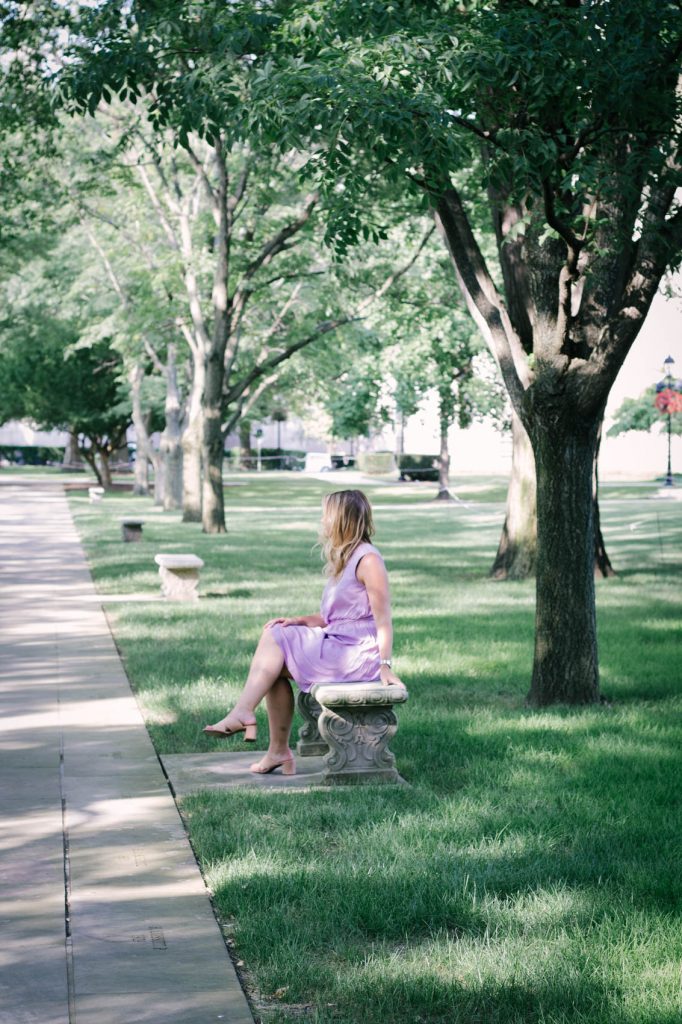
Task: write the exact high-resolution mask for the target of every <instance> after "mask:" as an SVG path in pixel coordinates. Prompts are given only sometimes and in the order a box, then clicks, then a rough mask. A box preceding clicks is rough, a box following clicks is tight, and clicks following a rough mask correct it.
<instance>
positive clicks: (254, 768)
mask: <svg viewBox="0 0 682 1024" xmlns="http://www.w3.org/2000/svg"><path fill="white" fill-rule="evenodd" d="M268 757H270V755H269V754H266V755H265V756H264V757H262V758H261V760H260V761H256V762H255V764H252V765H251V767H250V768H249V771H250V772H253V774H254V775H269V774H270V773H271V772H274V770H275V768H281V769H282V775H295V774H296V760H295V758H294V756H293V754H290V755H289V757H284V758H282V760H281V761H277V760H273V762H272V764H268V765H264V764H263V762H264V761H265V759H266V758H268Z"/></svg>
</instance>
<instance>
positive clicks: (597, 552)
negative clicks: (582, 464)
mask: <svg viewBox="0 0 682 1024" xmlns="http://www.w3.org/2000/svg"><path fill="white" fill-rule="evenodd" d="M603 425H604V421H603V420H602V421H601V423H600V424H599V433H598V434H597V447H596V450H595V453H594V472H593V474H592V498H593V501H594V575H595V576H596V577H597V578H599V579H604V580H605V579H608V578H609V577H610V576H615V575H616V570H615V569H614V568H613V566H612V565H611V559H610V558H609V556H608V553H607V551H606V545H605V543H604V537H603V535H602V532H601V517H600V515H599V449H600V448H601V438H602V428H603Z"/></svg>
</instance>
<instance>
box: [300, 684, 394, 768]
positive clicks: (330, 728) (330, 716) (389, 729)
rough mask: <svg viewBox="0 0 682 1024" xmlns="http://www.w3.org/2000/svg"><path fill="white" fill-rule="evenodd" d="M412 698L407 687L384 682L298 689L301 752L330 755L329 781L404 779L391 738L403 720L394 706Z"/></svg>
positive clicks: (326, 761) (328, 759) (326, 762)
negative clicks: (397, 763) (390, 745)
mask: <svg viewBox="0 0 682 1024" xmlns="http://www.w3.org/2000/svg"><path fill="white" fill-rule="evenodd" d="M407 698H408V694H407V690H406V689H405V688H404V687H402V686H382V685H381V683H377V682H372V683H329V684H325V685H323V686H322V685H321V686H314V687H313V689H312V690H311V692H310V693H302V692H301V693H299V695H298V709H299V711H300V713H301V715H302V716H303V719H304V725H303V726H302V728H301V730H300V733H299V741H298V744H297V747H296V752H297V753H298V755H299V756H301V757H307V756H312V755H318V756H319V755H320V754H324V755H325V765H324V770H323V783H324V784H325V785H338V784H349V783H350V784H353V783H355V784H357V783H367V782H404V781H405V780H404V779H403V778H402V777H401V776H400V775H399V773H398V771H397V769H396V766H395V757H394V756H393V754H392V753H391V752H390V750H388V742H389V740H390V739H392V738H393V736H395V734H396V732H397V729H398V720H397V718H396V716H395V712H394V711H393V708H394V706H395V705H396V704H403V703H404V702H405V701H406V700H407Z"/></svg>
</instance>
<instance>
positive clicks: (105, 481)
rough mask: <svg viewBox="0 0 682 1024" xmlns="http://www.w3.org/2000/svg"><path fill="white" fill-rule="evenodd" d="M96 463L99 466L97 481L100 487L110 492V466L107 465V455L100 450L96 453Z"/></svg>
mask: <svg viewBox="0 0 682 1024" xmlns="http://www.w3.org/2000/svg"><path fill="white" fill-rule="evenodd" d="M96 463H97V465H98V466H99V473H98V474H97V475H98V479H99V481H100V484H101V485H102V487H104V488H106V490H108V491H110V490H111V488H112V485H113V481H112V479H111V466H110V465H109V453H108V452H106V451H104V450H102V449H100V450H99V451H98V452H97V458H96Z"/></svg>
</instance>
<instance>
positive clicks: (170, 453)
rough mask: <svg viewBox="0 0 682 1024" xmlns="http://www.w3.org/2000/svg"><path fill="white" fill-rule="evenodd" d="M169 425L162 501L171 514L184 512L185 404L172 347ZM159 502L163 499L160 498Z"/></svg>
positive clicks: (168, 379)
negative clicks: (183, 447)
mask: <svg viewBox="0 0 682 1024" xmlns="http://www.w3.org/2000/svg"><path fill="white" fill-rule="evenodd" d="M165 416H166V424H165V427H164V430H163V433H162V435H161V444H160V461H161V462H163V493H162V494H161V501H162V503H163V507H164V508H165V509H167V510H171V509H176V508H182V401H181V398H180V388H179V387H178V370H177V365H176V362H175V345H174V344H172V343H171V344H170V345H169V346H168V357H167V361H166V402H165ZM156 498H157V500H158V498H159V495H158V494H157V495H156Z"/></svg>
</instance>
